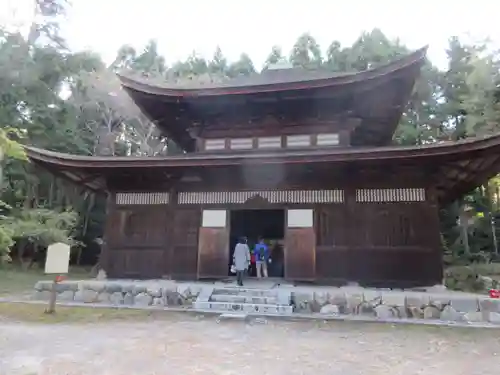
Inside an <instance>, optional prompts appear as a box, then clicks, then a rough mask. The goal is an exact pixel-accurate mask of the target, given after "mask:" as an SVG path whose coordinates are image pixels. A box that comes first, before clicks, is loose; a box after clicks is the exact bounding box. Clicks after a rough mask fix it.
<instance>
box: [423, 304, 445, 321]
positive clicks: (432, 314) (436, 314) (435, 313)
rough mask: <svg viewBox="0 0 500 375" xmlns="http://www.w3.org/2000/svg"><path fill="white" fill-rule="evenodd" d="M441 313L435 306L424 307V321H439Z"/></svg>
mask: <svg viewBox="0 0 500 375" xmlns="http://www.w3.org/2000/svg"><path fill="white" fill-rule="evenodd" d="M440 317H441V311H439V309H438V308H436V307H435V306H426V307H425V308H424V319H439V318H440Z"/></svg>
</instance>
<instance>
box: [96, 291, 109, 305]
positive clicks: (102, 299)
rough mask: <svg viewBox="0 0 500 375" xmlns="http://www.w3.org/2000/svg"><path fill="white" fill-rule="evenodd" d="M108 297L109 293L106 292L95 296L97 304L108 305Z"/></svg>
mask: <svg viewBox="0 0 500 375" xmlns="http://www.w3.org/2000/svg"><path fill="white" fill-rule="evenodd" d="M110 296H111V294H110V293H108V292H102V293H99V295H98V296H97V300H98V301H99V302H104V303H109V297H110Z"/></svg>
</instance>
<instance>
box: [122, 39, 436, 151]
mask: <svg viewBox="0 0 500 375" xmlns="http://www.w3.org/2000/svg"><path fill="white" fill-rule="evenodd" d="M426 51H427V48H426V47H425V48H421V49H419V50H417V51H415V52H413V53H411V54H409V55H407V56H404V57H402V58H400V59H399V60H396V61H394V62H391V63H389V64H386V65H384V66H380V67H377V68H374V69H370V70H366V71H363V72H358V73H346V74H338V73H332V72H329V71H326V70H316V71H310V70H305V69H283V70H268V71H264V72H263V73H261V74H254V75H251V76H249V77H238V78H234V79H231V80H228V81H226V82H221V83H208V84H200V83H199V82H194V81H193V82H191V83H189V84H186V83H183V84H177V83H168V82H158V80H153V79H144V78H134V77H132V76H126V75H125V74H122V75H119V78H120V80H121V82H122V85H123V87H124V88H125V89H126V90H127V92H128V93H129V95H130V96H131V98H132V99H133V100H134V101H135V103H136V104H137V105H138V106H139V108H141V110H142V111H143V112H144V114H145V115H146V116H147V117H149V119H150V120H152V121H153V122H155V124H156V125H157V126H158V127H159V128H160V130H162V132H163V134H164V135H165V136H167V137H170V138H171V139H172V140H174V141H175V142H176V143H177V144H178V145H179V146H181V148H183V149H184V150H185V151H188V152H190V151H194V150H195V148H196V139H195V136H194V133H196V132H194V133H193V132H191V131H190V130H192V129H191V128H193V127H194V126H199V127H204V126H206V125H204V124H207V123H209V124H210V123H213V122H217V121H219V119H220V118H221V117H224V116H226V118H225V120H224V121H225V122H235V123H239V124H248V123H249V122H251V123H252V127H254V126H259V125H260V126H264V122H265V119H266V118H267V117H269V116H274V117H275V118H287V116H286V113H288V112H290V113H291V112H293V114H291V115H290V116H288V117H290V118H298V117H297V115H298V114H300V116H302V117H304V116H306V117H307V116H312V117H314V116H315V115H314V114H315V113H318V112H319V113H320V114H321V116H322V118H323V119H335V118H337V117H340V118H344V119H345V118H347V117H351V118H355V119H357V120H361V121H360V122H359V124H360V125H359V126H358V127H357V128H356V129H355V131H354V133H353V134H352V135H351V142H352V144H354V145H371V146H381V145H386V144H388V143H390V141H391V139H392V136H393V133H394V131H395V129H396V126H397V124H398V122H399V119H400V117H401V114H402V113H403V110H404V107H405V106H406V105H407V103H408V101H409V98H410V95H411V92H412V89H413V86H414V84H415V80H416V79H417V77H418V75H419V74H420V68H421V66H422V64H423V63H424V61H425V55H426ZM306 114H307V115H306ZM316 116H317V115H316ZM301 120H302V119H301ZM279 122H280V125H279V126H286V124H287V123H288V122H287V121H285V120H280V121H279ZM195 124H196V125H195ZM275 131H279V130H276V129H275Z"/></svg>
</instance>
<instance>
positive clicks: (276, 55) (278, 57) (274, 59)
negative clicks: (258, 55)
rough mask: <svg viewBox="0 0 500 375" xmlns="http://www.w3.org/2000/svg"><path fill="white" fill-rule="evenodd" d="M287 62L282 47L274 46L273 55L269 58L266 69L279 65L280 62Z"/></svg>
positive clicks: (265, 65)
mask: <svg viewBox="0 0 500 375" xmlns="http://www.w3.org/2000/svg"><path fill="white" fill-rule="evenodd" d="M283 60H286V57H285V56H283V52H282V50H281V47H279V46H273V48H272V49H271V53H270V54H269V56H267V59H266V62H265V64H264V69H266V68H267V67H268V66H269V65H272V64H277V63H278V62H280V61H283Z"/></svg>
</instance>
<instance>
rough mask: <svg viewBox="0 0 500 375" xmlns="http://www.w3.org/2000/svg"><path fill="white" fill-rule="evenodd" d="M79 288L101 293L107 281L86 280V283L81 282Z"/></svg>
mask: <svg viewBox="0 0 500 375" xmlns="http://www.w3.org/2000/svg"><path fill="white" fill-rule="evenodd" d="M78 289H88V290H92V291H94V292H97V293H101V292H104V290H105V289H106V283H104V282H102V281H86V282H84V283H81V284H80V285H79V287H78Z"/></svg>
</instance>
